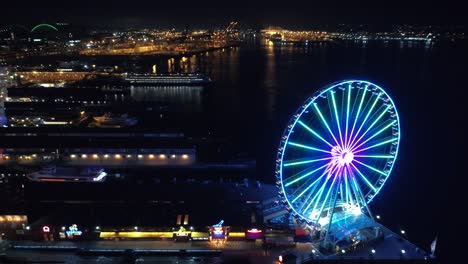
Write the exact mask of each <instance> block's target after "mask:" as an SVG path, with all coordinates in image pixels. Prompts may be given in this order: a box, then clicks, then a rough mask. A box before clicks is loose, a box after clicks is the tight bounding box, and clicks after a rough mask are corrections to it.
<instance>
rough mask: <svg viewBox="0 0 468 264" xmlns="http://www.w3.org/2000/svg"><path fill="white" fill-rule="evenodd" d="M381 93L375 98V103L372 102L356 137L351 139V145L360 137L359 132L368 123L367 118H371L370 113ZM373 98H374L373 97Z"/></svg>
mask: <svg viewBox="0 0 468 264" xmlns="http://www.w3.org/2000/svg"><path fill="white" fill-rule="evenodd" d="M380 95H381V93H379V94H378V95H377V97H376V98H375V101H374V103H373V104H372V106H371V108H370V109H369V111H368V112H367V115H366V117H365V118H364V121H362V123H361V126H359V129H358V131H357V132H356V134H355V135H354V138H353V139H352V140H351V144H350V145H352V144H353V143H354V141H355V139H356V138H357V137H358V135H359V132H360V131H361V129H362V126H364V124H365V123H366V121H367V119H368V118H369V116H370V114H371V113H372V110H373V109H374V107H375V105H376V104H377V102H378V101H379V98H380ZM371 98H372V97H371Z"/></svg>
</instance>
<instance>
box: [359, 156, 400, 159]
mask: <svg viewBox="0 0 468 264" xmlns="http://www.w3.org/2000/svg"><path fill="white" fill-rule="evenodd" d="M354 157H355V158H372V159H390V158H393V157H394V156H392V155H354Z"/></svg>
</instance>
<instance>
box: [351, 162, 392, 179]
mask: <svg viewBox="0 0 468 264" xmlns="http://www.w3.org/2000/svg"><path fill="white" fill-rule="evenodd" d="M354 161H356V162H357V163H359V164H361V165H362V166H364V167H366V168H368V169H371V170H373V171H375V172H378V173H380V174H382V175H384V176H388V175H387V173H385V172H383V171H380V170H378V169H376V168H374V167H372V166H369V165H367V164H365V163H362V162H360V161H358V160H354Z"/></svg>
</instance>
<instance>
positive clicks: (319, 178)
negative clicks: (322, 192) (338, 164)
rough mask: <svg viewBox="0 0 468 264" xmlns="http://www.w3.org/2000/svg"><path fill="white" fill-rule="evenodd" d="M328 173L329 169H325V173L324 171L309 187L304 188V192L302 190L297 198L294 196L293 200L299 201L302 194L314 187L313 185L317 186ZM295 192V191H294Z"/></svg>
mask: <svg viewBox="0 0 468 264" xmlns="http://www.w3.org/2000/svg"><path fill="white" fill-rule="evenodd" d="M326 173H327V171H326V170H325V172H324V173H322V175H320V176H319V177H318V178H317V179H316V180H315V181H314V182H312V183H311V184H310V185H309V186H307V188H305V189H304V191H303V192H301V193H300V194H299V195H298V196H296V198H294V199H293V200H292V203H294V202H295V201H297V200H298V199H299V198H300V197H301V196H302V195H304V193H306V192H307V191H308V190H309V189H310V188H312V187H313V186H317V183H318V182H319V181H320V180H321V179H322V178H323V177H324V176H325V174H326ZM300 189H301V188H298V190H300ZM315 189H316V188H314V189H313V190H312V193H313V191H314V190H315ZM293 194H294V193H293Z"/></svg>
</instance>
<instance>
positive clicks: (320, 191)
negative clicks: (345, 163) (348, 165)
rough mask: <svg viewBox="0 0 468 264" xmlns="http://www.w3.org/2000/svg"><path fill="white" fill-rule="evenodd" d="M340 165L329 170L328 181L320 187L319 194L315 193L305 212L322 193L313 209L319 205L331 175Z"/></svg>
mask: <svg viewBox="0 0 468 264" xmlns="http://www.w3.org/2000/svg"><path fill="white" fill-rule="evenodd" d="M337 167H338V166H336V165H335V166H334V167H333V168H331V170H330V171H329V172H328V175H327V179H326V181H325V182H324V183H323V185H322V187H321V188H320V190H319V192H318V193H317V194H315V196H314V197H313V198H312V200H311V201H310V203H309V205H307V207H306V209H304V211H303V213H305V212H306V211H307V209H309V207H310V206H311V205H312V203H313V202H314V200H315V198H317V196H318V195H319V194H320V196H319V197H318V199H317V201H316V203H315V205H314V209H313V210H312V212H313V211H314V210H315V208H316V207H317V203H318V202H319V200H320V197H322V193H323V190H324V188H325V186H326V185H327V182H328V180H329V179H330V175H331V174H333V172H334V170H335V169H336V168H337Z"/></svg>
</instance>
